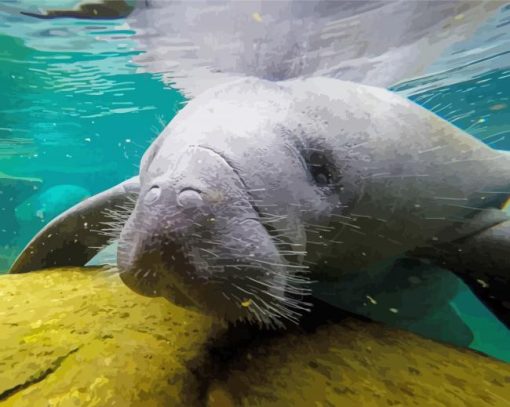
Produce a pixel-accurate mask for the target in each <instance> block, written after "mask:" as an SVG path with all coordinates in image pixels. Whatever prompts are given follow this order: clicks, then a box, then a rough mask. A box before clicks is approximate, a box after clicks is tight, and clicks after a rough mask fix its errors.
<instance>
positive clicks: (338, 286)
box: [313, 257, 473, 347]
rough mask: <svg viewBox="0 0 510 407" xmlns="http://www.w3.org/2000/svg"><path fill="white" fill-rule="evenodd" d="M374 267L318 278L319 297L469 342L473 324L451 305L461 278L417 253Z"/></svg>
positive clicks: (418, 330)
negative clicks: (328, 278) (329, 278)
mask: <svg viewBox="0 0 510 407" xmlns="http://www.w3.org/2000/svg"><path fill="white" fill-rule="evenodd" d="M374 271H375V272H370V270H369V271H367V272H364V273H353V274H349V275H345V276H344V277H343V278H342V279H341V280H339V281H336V282H333V281H327V282H323V283H321V282H317V283H314V285H313V287H314V288H313V293H314V296H315V297H317V298H319V299H321V300H322V301H324V302H327V303H328V304H330V305H333V306H336V307H338V308H341V309H344V310H346V311H349V312H352V313H355V314H358V315H361V316H364V317H367V318H370V319H371V320H374V321H379V322H382V323H384V324H386V325H390V326H394V327H397V328H401V329H406V330H410V331H412V332H415V333H417V334H419V335H422V336H424V337H427V338H431V339H434V340H438V341H443V342H449V343H452V344H454V345H457V346H463V347H465V346H469V345H470V344H471V342H472V340H473V334H472V332H471V330H470V328H469V327H468V326H467V325H466V324H465V323H464V322H463V321H462V319H461V318H460V317H459V315H458V314H457V313H456V311H455V310H454V309H453V308H452V306H451V305H450V300H451V299H452V298H454V297H455V295H456V294H457V292H458V289H459V286H460V281H459V279H458V278H457V277H456V276H455V275H454V274H453V273H450V272H449V271H448V270H445V269H443V268H441V267H438V266H436V265H434V264H431V263H430V262H427V261H423V260H422V259H418V258H407V257H403V258H398V259H396V260H395V261H394V262H392V263H391V264H388V265H386V266H383V265H382V266H381V268H380V269H376V270H374Z"/></svg>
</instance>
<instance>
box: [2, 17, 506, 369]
mask: <svg viewBox="0 0 510 407" xmlns="http://www.w3.org/2000/svg"><path fill="white" fill-rule="evenodd" d="M503 13H504V14H503V15H502V16H500V17H499V19H498V20H497V22H494V23H493V24H495V26H494V27H492V28H496V31H494V30H485V31H483V30H482V32H481V34H480V36H479V39H478V41H479V43H482V40H483V41H485V39H486V38H485V37H487V36H488V37H489V39H490V40H491V41H492V42H491V44H492V49H490V50H489V51H488V54H487V53H486V54H484V55H483V57H480V56H478V57H477V59H473V60H470V59H469V58H467V57H466V52H462V51H463V50H462V49H458V50H453V51H452V52H450V54H448V56H446V57H445V58H443V59H442V60H440V61H438V62H437V63H436V65H435V66H433V68H432V69H433V71H434V72H439V73H436V74H434V75H428V76H425V77H422V78H417V79H415V80H413V81H409V82H406V83H402V84H399V85H396V86H395V87H394V88H393V89H394V90H395V91H397V92H400V93H402V94H403V95H405V96H407V97H409V98H411V99H412V100H414V101H416V102H417V103H419V104H421V105H423V106H425V107H427V108H428V109H430V110H432V111H434V112H436V113H437V114H438V115H440V116H442V117H444V118H446V119H447V120H449V121H451V122H453V123H454V124H455V125H457V126H459V127H460V128H463V129H465V130H467V131H468V132H469V133H471V134H472V135H474V136H475V137H478V138H480V139H481V140H483V141H485V142H486V143H487V144H489V145H491V146H492V147H493V148H498V149H506V150H510V68H509V67H510V46H509V44H510V39H509V38H508V37H509V36H510V34H508V33H507V32H510V29H508V27H510V25H508V22H509V21H510V8H508V7H507V9H506V10H504V12H503ZM505 26H506V28H505ZM132 35H133V32H132V31H131V30H130V29H129V27H128V26H127V25H126V24H125V22H124V21H122V20H115V21H108V20H103V21H79V20H70V19H62V20H52V21H44V20H35V19H32V18H28V17H22V16H19V15H13V14H12V13H7V12H5V11H2V9H1V8H0V67H1V69H0V92H1V94H0V96H1V97H0V192H2V194H0V210H1V212H0V272H1V271H6V270H7V269H8V267H9V264H10V263H11V262H12V260H13V259H14V257H15V256H16V254H17V253H18V252H19V251H20V250H21V248H22V247H23V246H24V245H25V244H26V243H27V241H28V240H29V239H30V238H31V237H32V236H33V234H34V233H36V232H37V231H38V230H39V229H40V228H41V227H42V226H43V225H44V224H46V223H47V222H48V221H50V220H51V219H52V218H53V217H54V216H56V215H58V214H59V213H61V212H62V211H63V210H65V209H66V208H68V207H70V206H72V205H74V204H75V203H76V202H79V201H80V200H82V199H83V198H85V197H87V196H90V195H93V194H95V193H97V192H100V191H102V190H104V189H106V188H108V187H110V186H112V185H115V184H116V183H118V182H120V181H122V180H124V179H126V178H128V177H130V176H132V175H134V174H136V173H137V166H138V162H139V160H140V158H141V156H142V154H143V152H144V151H145V149H146V148H147V147H148V145H149V144H150V143H151V141H152V140H153V139H154V138H155V137H156V135H157V134H158V133H159V131H160V130H161V129H162V128H163V126H164V125H165V124H166V123H168V121H170V119H171V118H172V117H173V116H174V115H175V113H176V112H177V111H178V110H179V109H180V108H181V107H182V105H183V104H184V102H185V100H184V98H183V96H182V95H181V94H180V93H179V92H177V91H176V90H173V89H171V88H169V87H167V86H165V85H164V83H163V81H162V80H161V77H160V76H159V75H155V74H148V73H141V72H139V71H140V70H139V67H137V66H136V65H135V64H134V63H132V62H131V60H132V58H133V56H135V55H137V54H138V53H139V51H137V50H136V43H135V42H134V40H133V38H132ZM484 36H485V37H484ZM484 38H485V39H484ZM484 43H485V42H484ZM479 45H480V44H477V43H476V40H475V43H471V45H469V44H467V45H466V44H464V47H467V46H471V47H477V46H479ZM466 58H467V59H466ZM509 177H510V174H509ZM12 185H14V187H12ZM9 188H10V189H9ZM13 188H14V189H13ZM454 305H455V307H456V308H457V309H458V312H459V313H460V314H461V316H462V317H463V318H464V320H465V321H466V323H467V324H468V325H469V326H470V327H471V328H472V330H473V331H474V332H475V340H474V342H473V344H472V346H473V347H474V348H476V349H479V350H481V351H484V352H487V353H490V354H492V355H495V356H497V357H499V358H502V359H505V360H508V361H510V333H509V332H508V330H507V329H506V328H505V327H504V326H503V325H502V324H501V323H499V322H498V321H497V320H496V319H495V318H494V317H493V316H492V315H491V314H490V312H489V311H487V309H486V308H485V307H484V306H483V305H482V304H481V303H480V302H479V301H478V300H477V299H476V298H475V297H474V296H473V295H472V294H471V293H470V292H469V291H468V290H467V289H466V288H463V289H462V290H461V291H460V292H459V294H458V295H457V297H456V298H455V300H454Z"/></svg>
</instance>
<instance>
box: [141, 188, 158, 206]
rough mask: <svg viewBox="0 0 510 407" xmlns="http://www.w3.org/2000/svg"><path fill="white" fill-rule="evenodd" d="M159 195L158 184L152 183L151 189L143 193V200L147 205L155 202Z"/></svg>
mask: <svg viewBox="0 0 510 407" xmlns="http://www.w3.org/2000/svg"><path fill="white" fill-rule="evenodd" d="M160 196H161V188H160V187H159V186H158V185H153V186H152V187H151V189H149V191H148V192H147V193H146V194H145V197H144V199H143V200H144V202H145V203H146V204H148V205H150V204H153V203H155V202H156V201H157V200H158V199H159V197H160Z"/></svg>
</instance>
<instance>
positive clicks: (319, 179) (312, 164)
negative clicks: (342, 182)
mask: <svg viewBox="0 0 510 407" xmlns="http://www.w3.org/2000/svg"><path fill="white" fill-rule="evenodd" d="M308 169H309V171H310V175H311V176H312V178H313V180H314V181H315V183H316V184H317V185H318V186H320V187H326V186H328V185H329V184H331V179H332V178H333V175H332V173H331V171H330V165H329V162H328V160H327V159H326V157H325V156H324V154H321V153H312V154H311V155H310V158H309V160H308Z"/></svg>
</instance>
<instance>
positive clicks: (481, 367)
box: [0, 269, 510, 407]
mask: <svg viewBox="0 0 510 407" xmlns="http://www.w3.org/2000/svg"><path fill="white" fill-rule="evenodd" d="M0 324H1V329H0V405H1V406H4V405H5V406H44V405H49V406H68V405H69V406H182V405H186V406H189V407H192V406H195V405H196V406H199V405H209V406H210V407H216V406H229V405H231V406H237V405H242V406H286V405H293V406H338V405H341V406H350V405H353V406H354V405H356V406H357V405H363V406H372V405H373V406H384V405H403V406H409V405H418V406H425V405H434V406H437V405H446V406H449V405H452V406H457V405H458V406H465V405H472V406H504V405H507V404H509V403H510V365H508V364H505V363H503V362H499V361H496V360H493V359H490V358H488V357H485V356H483V355H480V354H477V353H474V352H472V351H469V350H459V349H455V348H453V347H451V346H447V345H443V344H439V343H435V342H432V341H430V340H426V339H422V338H419V337H417V336H415V335H413V334H410V333H404V332H401V331H398V330H394V329H389V328H385V327H383V326H382V325H379V324H375V323H371V322H364V321H359V320H356V319H353V318H344V319H341V318H340V319H339V320H338V321H336V322H327V321H324V322H323V323H316V324H308V325H307V324H305V328H303V329H302V328H294V329H289V330H288V331H286V332H268V331H260V330H256V329H255V328H253V327H245V326H239V327H231V328H228V329H227V328H223V327H222V326H221V325H219V324H217V323H214V321H213V320H212V319H210V318H209V317H206V316H203V315H201V314H198V313H196V312H192V311H189V310H185V309H182V308H179V307H176V306H174V305H173V304H171V303H169V302H167V301H165V300H163V299H160V298H146V297H142V296H139V295H137V294H135V293H133V292H131V291H130V290H129V289H127V288H126V287H125V286H124V285H123V284H122V283H121V281H120V279H119V278H118V276H117V275H116V274H114V273H112V272H108V271H105V270H102V269H57V270H48V271H44V272H35V273H28V274H19V275H5V276H1V277H0Z"/></svg>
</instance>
